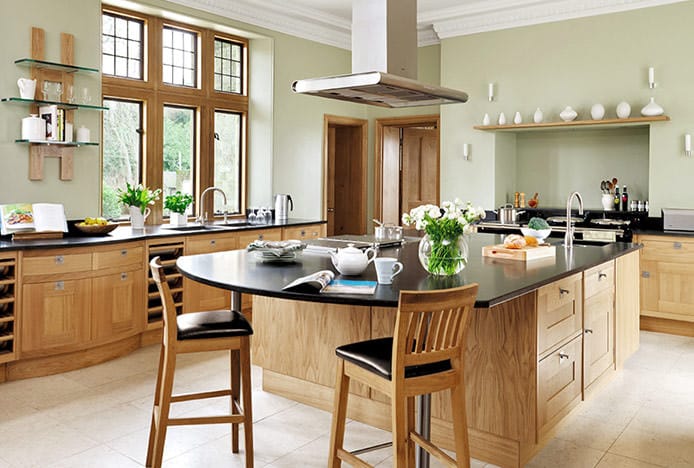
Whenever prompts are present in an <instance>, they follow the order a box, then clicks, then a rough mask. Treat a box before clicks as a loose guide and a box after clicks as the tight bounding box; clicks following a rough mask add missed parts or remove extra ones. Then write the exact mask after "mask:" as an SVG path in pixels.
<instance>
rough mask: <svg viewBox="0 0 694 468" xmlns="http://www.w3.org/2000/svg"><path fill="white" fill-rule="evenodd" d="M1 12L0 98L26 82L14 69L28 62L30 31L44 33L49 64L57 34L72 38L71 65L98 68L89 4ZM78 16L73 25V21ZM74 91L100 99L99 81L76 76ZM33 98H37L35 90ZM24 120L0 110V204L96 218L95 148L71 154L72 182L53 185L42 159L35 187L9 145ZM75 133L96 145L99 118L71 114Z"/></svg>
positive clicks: (52, 162)
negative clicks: (39, 205)
mask: <svg viewBox="0 0 694 468" xmlns="http://www.w3.org/2000/svg"><path fill="white" fill-rule="evenodd" d="M4 3H6V4H7V5H6V6H7V8H3V13H2V14H1V15H0V31H2V37H3V46H2V47H0V96H2V97H9V96H19V91H18V89H17V79H18V78H20V77H27V78H28V77H29V69H28V68H21V67H19V66H16V65H15V64H14V61H15V60H16V59H19V58H25V57H30V56H31V27H32V26H36V27H39V28H43V29H44V30H45V33H46V54H45V58H46V60H49V61H54V62H59V61H60V33H61V32H65V33H70V34H73V35H74V36H75V63H76V64H78V65H84V66H87V67H99V68H100V60H101V46H100V40H99V34H100V31H101V19H100V18H101V6H100V5H99V3H98V2H95V1H94V0H69V1H65V2H55V1H52V0H29V1H27V2H24V4H23V5H22V6H21V7H20V6H19V5H18V4H17V5H13V6H12V7H9V3H11V2H4ZM75 12H79V21H75ZM74 79H75V89H79V88H81V87H85V86H86V87H88V88H89V91H90V93H91V95H92V98H93V99H95V98H97V96H101V78H100V76H99V75H98V74H76V75H75V78H74ZM37 96H40V93H39V92H38V90H37ZM27 115H29V106H28V105H25V104H15V103H3V104H2V105H0V155H1V158H2V160H1V162H0V168H1V169H0V203H11V202H31V203H34V202H57V203H63V204H64V205H65V209H66V212H67V216H68V217H70V218H78V217H84V216H87V215H93V214H95V213H98V212H99V208H100V206H99V197H98V194H99V184H100V181H99V178H100V176H99V174H100V156H99V155H100V151H99V148H98V147H80V148H76V149H75V150H74V178H73V180H71V181H61V180H59V179H58V175H59V170H58V159H56V158H46V160H45V166H44V177H43V180H41V181H30V180H29V148H28V146H27V145H21V144H17V143H14V140H15V139H17V138H19V137H20V133H21V132H20V125H21V119H22V118H23V117H26V116H27ZM74 124H75V129H77V127H78V126H80V125H84V126H86V127H88V128H89V129H90V131H91V139H92V140H94V141H101V115H100V113H99V112H95V111H76V112H75V122H74Z"/></svg>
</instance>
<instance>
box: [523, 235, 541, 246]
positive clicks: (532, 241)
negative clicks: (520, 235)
mask: <svg viewBox="0 0 694 468" xmlns="http://www.w3.org/2000/svg"><path fill="white" fill-rule="evenodd" d="M525 243H526V245H527V246H528V247H536V246H537V244H538V242H537V237H533V236H525Z"/></svg>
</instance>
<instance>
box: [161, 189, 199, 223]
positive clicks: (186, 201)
mask: <svg viewBox="0 0 694 468" xmlns="http://www.w3.org/2000/svg"><path fill="white" fill-rule="evenodd" d="M191 203H193V196H192V195H190V194H188V193H181V192H180V191H177V192H176V193H174V194H173V195H167V196H166V198H164V208H166V209H167V210H169V211H171V213H170V214H169V223H170V224H171V225H173V226H185V225H186V224H187V223H188V217H187V216H186V210H187V209H188V207H189V206H190V204H191Z"/></svg>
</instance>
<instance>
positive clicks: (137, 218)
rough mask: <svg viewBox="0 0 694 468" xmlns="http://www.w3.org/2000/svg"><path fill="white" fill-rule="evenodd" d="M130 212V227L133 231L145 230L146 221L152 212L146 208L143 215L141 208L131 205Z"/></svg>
mask: <svg viewBox="0 0 694 468" xmlns="http://www.w3.org/2000/svg"><path fill="white" fill-rule="evenodd" d="M128 211H129V212H130V227H131V228H132V229H144V228H145V219H147V216H149V213H150V212H151V210H150V209H149V208H145V212H144V213H142V211H140V207H138V206H132V205H131V206H129V207H128Z"/></svg>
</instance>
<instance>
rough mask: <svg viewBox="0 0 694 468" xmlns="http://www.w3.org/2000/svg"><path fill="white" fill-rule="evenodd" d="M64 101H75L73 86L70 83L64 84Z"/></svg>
mask: <svg viewBox="0 0 694 468" xmlns="http://www.w3.org/2000/svg"><path fill="white" fill-rule="evenodd" d="M65 101H67V102H68V103H70V104H72V103H74V102H75V88H74V86H72V85H71V84H69V85H67V86H65Z"/></svg>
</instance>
